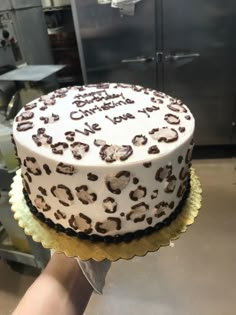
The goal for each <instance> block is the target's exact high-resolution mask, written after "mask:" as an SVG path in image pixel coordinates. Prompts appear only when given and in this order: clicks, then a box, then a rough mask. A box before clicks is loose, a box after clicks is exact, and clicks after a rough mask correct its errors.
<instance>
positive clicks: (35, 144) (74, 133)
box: [13, 83, 194, 166]
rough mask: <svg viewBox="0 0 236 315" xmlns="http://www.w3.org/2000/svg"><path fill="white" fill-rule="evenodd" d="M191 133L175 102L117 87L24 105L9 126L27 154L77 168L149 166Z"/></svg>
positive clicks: (61, 93)
mask: <svg viewBox="0 0 236 315" xmlns="http://www.w3.org/2000/svg"><path fill="white" fill-rule="evenodd" d="M193 132H194V117H193V115H192V114H191V112H190V110H189V109H188V108H187V106H186V105H184V104H183V103H182V102H181V101H180V100H178V99H176V98H173V97H170V96H167V95H166V94H164V93H161V92H157V91H155V90H151V89H148V88H143V87H141V86H137V85H128V84H121V83H101V84H90V85H85V86H74V87H68V88H61V89H59V90H56V91H54V92H51V93H49V94H47V95H44V96H41V97H40V98H38V99H36V100H34V101H32V102H30V103H29V104H27V105H25V106H24V107H23V108H22V109H21V111H20V112H19V113H18V115H17V116H16V118H15V120H14V124H13V135H14V138H15V141H16V142H20V143H21V145H23V146H25V147H27V148H29V147H30V148H31V150H32V154H33V153H36V154H39V155H42V156H45V157H47V158H48V159H52V160H55V161H58V162H62V163H67V164H71V165H80V166H83V165H84V166H94V165H95V166H104V165H108V166H109V165H113V166H115V165H120V164H124V163H125V164H126V163H135V162H140V161H143V162H147V161H151V160H152V159H155V158H158V157H160V156H162V155H166V154H168V153H170V152H172V151H173V150H174V149H175V148H176V146H177V145H181V143H184V142H185V141H187V140H188V139H189V137H190V136H191V135H192V134H193Z"/></svg>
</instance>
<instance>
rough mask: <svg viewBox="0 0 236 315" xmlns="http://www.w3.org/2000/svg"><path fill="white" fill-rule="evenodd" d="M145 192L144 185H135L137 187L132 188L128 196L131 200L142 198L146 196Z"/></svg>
mask: <svg viewBox="0 0 236 315" xmlns="http://www.w3.org/2000/svg"><path fill="white" fill-rule="evenodd" d="M146 194H147V189H146V187H143V186H141V185H139V186H138V187H137V189H135V190H132V191H131V192H130V194H129V197H130V199H131V200H133V201H138V200H139V199H141V198H144V197H145V196H146Z"/></svg>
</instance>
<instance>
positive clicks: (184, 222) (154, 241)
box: [9, 168, 202, 261]
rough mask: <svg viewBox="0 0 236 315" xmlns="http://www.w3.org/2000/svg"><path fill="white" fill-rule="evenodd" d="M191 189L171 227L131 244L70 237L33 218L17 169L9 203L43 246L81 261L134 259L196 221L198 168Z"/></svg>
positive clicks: (173, 236)
mask: <svg viewBox="0 0 236 315" xmlns="http://www.w3.org/2000/svg"><path fill="white" fill-rule="evenodd" d="M190 184H191V190H190V193H189V196H188V198H187V200H186V203H185V206H184V207H183V209H182V211H181V213H180V214H179V215H178V216H177V218H176V219H175V220H174V221H172V222H171V224H170V225H169V226H166V227H163V228H162V229H161V230H160V231H157V232H154V233H152V234H151V235H148V236H143V237H141V238H139V239H135V240H133V241H131V242H129V243H124V242H122V243H118V244H107V243H102V242H96V243H95V242H91V241H88V240H80V239H78V238H76V237H69V236H67V235H66V234H64V233H58V232H56V231H55V230H54V229H52V228H49V227H48V226H47V225H46V224H44V223H42V222H41V221H39V220H38V219H36V218H35V217H34V215H33V214H32V213H31V212H30V210H29V209H28V207H27V205H26V202H25V199H24V195H23V192H22V188H23V187H22V180H21V171H20V170H18V171H17V173H16V175H15V177H14V179H13V183H12V186H11V191H10V193H9V195H10V203H11V205H12V211H13V212H14V217H15V219H16V220H17V221H18V224H19V226H20V227H22V228H23V229H24V232H25V234H27V235H30V236H32V238H33V240H34V241H35V242H40V243H41V244H42V246H43V247H44V248H48V249H54V250H55V251H56V252H63V253H64V254H65V255H66V256H68V257H75V256H77V257H79V258H80V259H82V260H88V259H94V260H96V261H102V260H104V259H108V260H111V261H116V260H118V259H131V258H133V257H134V256H145V255H146V254H147V253H148V252H154V251H157V250H158V249H159V248H160V247H161V246H168V245H169V244H170V241H172V240H176V239H178V238H179V237H180V235H181V233H183V232H185V231H186V230H187V228H188V226H189V225H191V224H193V222H194V219H195V218H196V216H197V215H198V212H199V210H200V208H201V201H202V194H201V193H202V189H201V184H200V181H199V178H198V176H197V175H196V172H195V170H194V169H193V168H192V169H191V180H190Z"/></svg>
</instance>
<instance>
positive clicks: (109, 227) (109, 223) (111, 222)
mask: <svg viewBox="0 0 236 315" xmlns="http://www.w3.org/2000/svg"><path fill="white" fill-rule="evenodd" d="M95 229H96V231H97V232H98V233H101V234H106V233H108V232H113V231H117V230H120V229H121V220H120V218H115V217H108V218H107V220H106V221H103V222H97V223H96V225H95Z"/></svg>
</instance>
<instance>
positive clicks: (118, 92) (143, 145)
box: [13, 83, 195, 241]
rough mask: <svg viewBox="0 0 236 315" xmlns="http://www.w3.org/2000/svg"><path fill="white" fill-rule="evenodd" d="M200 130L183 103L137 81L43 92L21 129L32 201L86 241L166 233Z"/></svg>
mask: <svg viewBox="0 0 236 315" xmlns="http://www.w3.org/2000/svg"><path fill="white" fill-rule="evenodd" d="M194 126H195V122H194V117H193V115H192V114H191V112H190V110H189V109H188V108H187V106H186V105H184V104H183V103H182V102H181V101H180V100H179V99H176V98H173V97H170V96H168V95H166V94H164V93H161V92H157V91H155V90H152V89H149V88H144V87H141V86H137V85H128V84H121V83H101V84H90V85H84V86H73V87H68V88H61V89H59V90H56V91H54V92H51V93H49V94H47V95H45V96H41V97H40V98H38V99H36V100H34V101H32V102H30V103H29V104H27V105H25V106H24V108H22V109H21V111H20V112H19V113H18V115H17V116H16V118H15V120H14V124H13V141H14V143H15V146H16V153H17V156H18V159H19V163H20V167H21V174H22V180H23V186H24V195H25V198H26V200H27V204H28V206H29V208H30V210H31V211H32V212H33V213H34V214H35V215H36V216H37V217H38V218H39V219H40V220H42V221H44V222H45V223H46V224H48V225H49V226H50V227H52V228H54V229H56V230H58V231H61V232H65V233H67V234H68V235H71V236H78V237H81V238H90V239H93V240H109V241H113V240H123V239H124V237H126V238H127V237H128V238H132V237H133V236H137V235H138V236H139V235H142V234H145V233H149V232H151V231H153V230H156V229H159V228H160V227H162V226H163V225H166V224H168V223H169V222H170V221H171V220H172V219H173V218H174V217H175V216H176V215H177V213H178V211H180V210H181V201H182V200H183V199H184V198H185V197H186V192H187V191H188V186H189V175H190V166H191V155H192V149H193V140H192V138H193V133H194Z"/></svg>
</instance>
